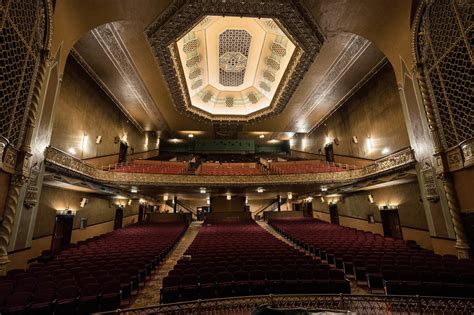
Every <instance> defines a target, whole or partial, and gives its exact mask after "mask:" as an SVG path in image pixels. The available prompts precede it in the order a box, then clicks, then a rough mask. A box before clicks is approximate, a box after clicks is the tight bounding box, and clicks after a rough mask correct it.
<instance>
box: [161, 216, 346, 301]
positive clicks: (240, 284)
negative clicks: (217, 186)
mask: <svg viewBox="0 0 474 315" xmlns="http://www.w3.org/2000/svg"><path fill="white" fill-rule="evenodd" d="M189 257H190V259H189ZM320 266H323V264H321V261H320V260H319V259H314V258H313V257H312V256H309V255H305V254H304V253H302V252H300V251H298V250H296V249H294V248H293V247H291V246H288V245H287V244H285V243H284V242H282V241H280V240H278V239H276V238H275V237H273V236H272V235H271V234H269V233H268V232H266V231H265V230H264V229H262V228H261V227H260V226H259V225H258V224H256V223H255V222H254V221H252V220H251V219H248V220H244V219H241V220H240V221H237V222H228V221H224V220H220V221H219V220H217V219H215V220H212V221H211V220H209V219H208V220H206V222H205V223H204V224H203V227H202V228H201V229H200V231H199V233H198V235H197V236H196V238H195V240H194V241H193V243H192V244H191V245H190V247H189V248H188V249H187V251H186V253H185V256H184V257H183V258H182V259H180V260H179V261H178V263H177V264H176V265H175V266H174V269H173V270H172V271H171V272H170V273H169V275H168V276H167V277H166V278H165V279H164V280H163V288H162V290H161V297H162V299H161V301H162V303H172V302H179V301H188V300H195V299H210V298H221V297H229V296H245V295H255V294H270V293H273V294H296V293H308V294H310V293H350V286H349V282H348V280H346V279H345V275H344V274H343V273H341V272H336V273H330V272H329V271H328V269H331V268H330V266H328V265H324V267H322V268H320ZM333 271H334V270H333Z"/></svg>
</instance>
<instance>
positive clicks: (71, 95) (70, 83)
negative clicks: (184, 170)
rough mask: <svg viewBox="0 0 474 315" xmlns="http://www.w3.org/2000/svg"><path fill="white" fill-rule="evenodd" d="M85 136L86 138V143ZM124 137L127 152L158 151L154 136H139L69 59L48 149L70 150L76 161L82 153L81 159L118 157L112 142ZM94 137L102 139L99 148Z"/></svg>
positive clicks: (117, 147)
mask: <svg viewBox="0 0 474 315" xmlns="http://www.w3.org/2000/svg"><path fill="white" fill-rule="evenodd" d="M84 133H86V134H87V138H86V140H85V141H83V139H84ZM125 134H126V135H127V141H128V144H129V148H130V147H133V148H134V152H137V153H138V152H144V151H149V150H154V149H156V148H157V139H156V136H155V134H154V133H144V134H141V133H140V132H139V130H137V129H136V128H135V127H134V126H133V124H131V123H130V122H129V121H128V120H127V118H126V117H125V115H123V114H122V112H121V111H120V110H119V109H118V108H117V106H116V105H115V104H114V103H113V102H112V101H111V100H110V98H109V97H108V96H107V95H106V94H105V93H104V92H103V91H102V90H101V89H100V88H99V86H98V85H97V84H96V83H95V82H94V81H93V80H92V79H91V78H90V77H89V76H88V75H87V73H86V72H85V71H84V70H83V69H82V67H81V66H80V65H79V64H78V63H77V62H76V61H75V60H74V59H73V58H72V57H69V58H68V62H67V65H66V69H65V72H64V77H63V82H62V85H61V90H60V93H59V98H58V102H57V108H56V110H55V118H54V126H53V133H52V137H51V145H53V146H55V147H57V148H59V149H61V150H64V151H66V152H67V151H68V150H69V149H70V148H73V149H74V150H75V151H76V156H77V157H81V152H82V151H83V154H82V158H93V157H96V156H103V155H110V154H116V153H118V152H119V144H118V143H115V142H114V139H115V137H123V136H124V135H125ZM97 136H102V143H101V144H99V145H96V143H95V139H96V137H97ZM147 139H148V140H147ZM83 143H84V145H83ZM82 148H84V150H82ZM129 152H130V149H129ZM117 160H118V157H117ZM107 162H110V161H107ZM115 162H117V161H115ZM106 164H108V163H106Z"/></svg>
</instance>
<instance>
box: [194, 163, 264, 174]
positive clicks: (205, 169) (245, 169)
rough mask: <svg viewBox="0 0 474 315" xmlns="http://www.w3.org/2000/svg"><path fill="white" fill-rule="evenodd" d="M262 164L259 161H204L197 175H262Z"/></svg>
mask: <svg viewBox="0 0 474 315" xmlns="http://www.w3.org/2000/svg"><path fill="white" fill-rule="evenodd" d="M264 173H265V172H264V171H262V169H261V166H260V165H258V164H257V163H202V164H201V166H200V167H199V168H198V169H197V171H196V174H197V175H223V176H239V175H262V174H264Z"/></svg>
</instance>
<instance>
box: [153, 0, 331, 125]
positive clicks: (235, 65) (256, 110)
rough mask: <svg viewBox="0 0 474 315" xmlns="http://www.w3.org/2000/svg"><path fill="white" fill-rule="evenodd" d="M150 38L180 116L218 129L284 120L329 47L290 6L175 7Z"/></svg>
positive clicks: (206, 3)
mask: <svg viewBox="0 0 474 315" xmlns="http://www.w3.org/2000/svg"><path fill="white" fill-rule="evenodd" d="M224 13H225V15H224ZM145 34H146V35H147V37H148V40H149V42H150V44H151V46H152V48H153V51H154V53H155V56H156V57H157V58H158V60H159V63H160V66H161V68H162V70H163V73H164V76H165V79H166V81H167V84H168V87H169V89H170V92H171V94H172V95H173V98H174V103H175V106H176V107H177V109H178V110H179V111H180V112H182V113H184V114H187V115H190V116H192V117H194V118H197V119H200V120H205V121H208V122H211V123H214V124H215V123H220V122H235V123H242V122H254V121H257V120H261V119H264V118H268V117H270V116H274V115H277V114H279V113H281V111H282V110H283V109H284V107H285V106H286V104H287V103H288V101H289V99H290V97H291V95H292V94H293V92H294V91H295V89H296V87H297V85H298V83H299V82H300V80H301V79H302V77H303V75H304V73H305V72H306V70H307V69H308V67H309V65H310V64H311V63H312V62H313V60H314V58H315V57H316V55H317V53H318V52H319V50H320V48H321V45H322V43H323V35H322V34H321V32H320V31H319V29H318V27H317V26H316V25H315V24H314V22H313V21H312V20H311V19H310V18H309V15H308V14H307V12H306V11H305V9H304V8H303V7H300V6H299V5H298V2H293V1H285V0H278V1H272V2H264V1H245V2H243V1H229V2H225V1H223V2H217V3H216V2H215V1H211V0H208V1H206V0H203V1H200V2H199V3H196V2H195V1H182V0H181V1H175V3H173V5H171V6H170V7H169V8H168V10H166V12H164V13H163V14H162V15H160V16H159V17H158V18H157V19H156V20H155V21H154V22H153V23H152V24H151V25H150V26H149V27H148V28H147V30H146V32H145Z"/></svg>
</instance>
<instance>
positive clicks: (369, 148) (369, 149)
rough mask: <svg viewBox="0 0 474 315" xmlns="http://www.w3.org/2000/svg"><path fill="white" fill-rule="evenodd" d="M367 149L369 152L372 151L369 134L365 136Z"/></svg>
mask: <svg viewBox="0 0 474 315" xmlns="http://www.w3.org/2000/svg"><path fill="white" fill-rule="evenodd" d="M367 150H368V151H369V152H371V151H372V139H370V137H369V136H367Z"/></svg>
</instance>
